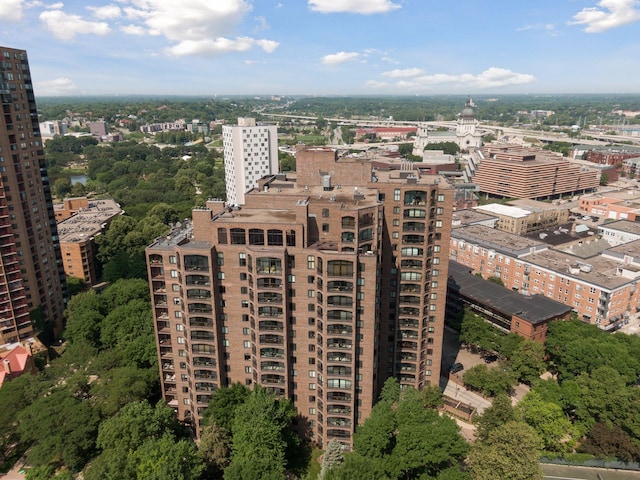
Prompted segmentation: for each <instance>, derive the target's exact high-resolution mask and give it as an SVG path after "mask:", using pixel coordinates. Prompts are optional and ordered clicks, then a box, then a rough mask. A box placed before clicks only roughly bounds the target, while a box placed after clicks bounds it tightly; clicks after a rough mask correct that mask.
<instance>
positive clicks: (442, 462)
mask: <svg viewBox="0 0 640 480" xmlns="http://www.w3.org/2000/svg"><path fill="white" fill-rule="evenodd" d="M353 445H354V453H352V454H349V455H347V456H346V457H345V460H344V462H343V463H342V464H341V465H340V466H339V467H337V468H334V469H333V470H332V471H331V472H330V474H329V476H328V478H331V479H333V478H338V479H351V478H353V479H356V478H422V477H421V476H424V478H435V477H436V476H438V475H439V474H441V473H443V472H447V477H443V478H460V477H459V476H458V477H456V476H455V474H454V472H455V471H459V468H458V462H459V461H460V460H461V459H462V458H463V457H464V455H465V454H466V451H467V445H466V442H465V441H464V440H463V439H462V437H461V436H460V434H459V429H458V426H457V425H456V423H455V421H453V420H452V419H450V418H448V417H441V416H440V415H439V414H438V411H437V410H434V409H426V408H425V406H424V400H423V395H422V393H421V392H419V391H417V390H415V389H412V388H409V389H406V390H403V391H402V394H401V395H400V398H399V400H398V401H397V402H396V403H395V404H391V403H390V402H389V401H388V400H381V401H380V402H379V403H378V404H377V405H376V406H375V407H374V409H373V411H372V412H371V415H370V417H369V418H368V419H367V420H365V422H364V423H363V424H362V425H360V426H359V427H358V428H357V429H356V433H355V434H354V438H353Z"/></svg>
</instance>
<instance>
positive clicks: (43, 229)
mask: <svg viewBox="0 0 640 480" xmlns="http://www.w3.org/2000/svg"><path fill="white" fill-rule="evenodd" d="M0 98H1V100H2V113H3V115H2V116H1V117H0V173H1V176H0V343H8V342H15V341H18V340H21V339H24V338H27V337H29V336H32V335H33V334H34V327H33V325H32V319H31V316H30V312H31V311H34V310H37V311H38V314H37V315H38V316H42V317H43V319H44V321H45V322H50V323H51V326H52V327H53V329H54V332H56V333H59V332H60V331H61V329H62V315H63V310H64V296H65V292H66V284H65V280H64V278H65V276H64V270H63V268H62V262H61V261H60V246H59V243H58V234H57V230H56V221H55V216H54V214H53V204H52V203H51V195H50V189H49V180H48V178H47V171H46V165H45V159H44V150H43V146H42V140H41V138H40V129H39V124H38V111H37V108H36V102H35V97H34V93H33V86H32V84H31V75H30V73H29V63H28V61H27V53H26V52H25V51H24V50H16V49H12V48H7V47H0ZM34 320H35V318H34Z"/></svg>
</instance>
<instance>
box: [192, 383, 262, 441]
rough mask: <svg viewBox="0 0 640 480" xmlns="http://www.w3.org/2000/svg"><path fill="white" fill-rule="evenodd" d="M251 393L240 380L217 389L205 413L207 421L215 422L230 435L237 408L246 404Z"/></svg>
mask: <svg viewBox="0 0 640 480" xmlns="http://www.w3.org/2000/svg"><path fill="white" fill-rule="evenodd" d="M249 395H251V390H249V389H248V388H247V387H245V386H244V385H243V384H242V383H240V382H236V383H234V384H233V385H231V386H230V387H227V388H219V389H217V390H216V391H215V392H213V395H212V396H211V400H210V401H209V406H208V408H207V409H206V410H205V412H204V414H203V419H204V421H205V423H214V424H215V425H217V426H218V428H220V429H221V431H222V433H223V434H224V435H227V436H229V437H230V436H231V433H232V423H233V419H234V418H235V416H236V409H237V408H238V407H239V406H240V405H242V404H244V402H245V401H246V400H247V398H248V397H249Z"/></svg>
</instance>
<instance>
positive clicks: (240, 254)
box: [238, 253, 247, 267]
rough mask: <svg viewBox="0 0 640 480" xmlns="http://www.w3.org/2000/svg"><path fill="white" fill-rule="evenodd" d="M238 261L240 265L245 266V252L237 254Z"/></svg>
mask: <svg viewBox="0 0 640 480" xmlns="http://www.w3.org/2000/svg"><path fill="white" fill-rule="evenodd" d="M238 257H239V258H238V261H239V264H240V266H241V267H246V266H247V254H246V253H239V254H238Z"/></svg>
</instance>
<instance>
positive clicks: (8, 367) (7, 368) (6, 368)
mask: <svg viewBox="0 0 640 480" xmlns="http://www.w3.org/2000/svg"><path fill="white" fill-rule="evenodd" d="M2 363H4V371H5V372H6V373H7V376H9V375H11V363H10V362H9V360H6V359H5V360H3V361H2Z"/></svg>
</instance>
